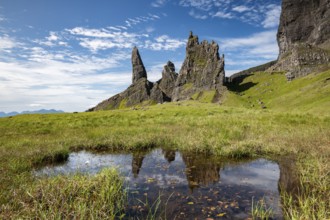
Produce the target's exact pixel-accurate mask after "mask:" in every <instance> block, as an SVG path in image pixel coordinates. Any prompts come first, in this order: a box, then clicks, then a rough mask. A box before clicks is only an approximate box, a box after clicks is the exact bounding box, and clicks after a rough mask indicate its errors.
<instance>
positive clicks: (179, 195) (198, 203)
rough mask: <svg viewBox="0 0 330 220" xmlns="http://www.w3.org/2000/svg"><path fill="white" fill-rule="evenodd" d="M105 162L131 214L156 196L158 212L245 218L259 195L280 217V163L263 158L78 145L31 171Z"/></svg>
mask: <svg viewBox="0 0 330 220" xmlns="http://www.w3.org/2000/svg"><path fill="white" fill-rule="evenodd" d="M107 167H116V168H117V169H118V170H119V171H120V172H121V174H122V175H123V176H124V177H125V179H126V186H127V190H128V204H129V205H128V206H127V209H126V216H127V218H129V219H131V218H135V219H144V218H145V217H146V215H148V213H149V214H150V210H153V209H150V208H146V203H148V207H151V206H152V205H153V204H154V208H155V207H157V203H156V202H155V201H159V200H160V201H161V203H160V205H159V207H158V208H157V210H156V211H157V213H156V215H159V218H161V217H162V218H164V217H165V216H166V219H207V218H209V219H249V218H251V208H252V201H253V202H254V203H257V202H258V201H260V200H263V202H264V203H265V205H266V207H267V208H270V209H272V210H273V211H272V212H273V219H282V214H281V209H280V197H279V191H278V181H279V177H280V170H279V166H278V164H277V163H275V162H272V161H269V160H266V159H256V160H250V161H224V160H223V159H219V158H216V157H212V156H207V155H203V154H191V153H184V152H182V153H180V152H178V151H175V150H162V149H156V150H153V151H150V152H135V153H127V154H126V153H119V154H118V153H117V154H116V153H113V154H111V153H106V154H105V153H102V154H99V153H90V152H86V151H81V152H76V153H71V154H70V156H69V159H68V161H67V162H66V163H64V164H61V165H57V166H48V167H45V168H43V169H40V170H38V171H36V172H35V174H36V175H37V176H44V175H50V176H52V175H59V174H73V173H77V172H81V173H90V174H95V173H97V172H99V171H100V170H101V169H103V168H107ZM157 199H158V200H157ZM152 212H155V211H152Z"/></svg>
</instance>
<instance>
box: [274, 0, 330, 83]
mask: <svg viewBox="0 0 330 220" xmlns="http://www.w3.org/2000/svg"><path fill="white" fill-rule="evenodd" d="M277 41H278V45H279V57H278V61H277V63H276V64H275V65H274V66H272V67H271V68H269V71H285V72H289V73H290V74H289V75H291V76H293V77H299V76H304V75H307V74H308V73H311V72H315V71H323V70H327V69H329V68H330V64H329V63H330V0H313V1H311V0H283V1H282V13H281V18H280V25H279V29H278V33H277Z"/></svg>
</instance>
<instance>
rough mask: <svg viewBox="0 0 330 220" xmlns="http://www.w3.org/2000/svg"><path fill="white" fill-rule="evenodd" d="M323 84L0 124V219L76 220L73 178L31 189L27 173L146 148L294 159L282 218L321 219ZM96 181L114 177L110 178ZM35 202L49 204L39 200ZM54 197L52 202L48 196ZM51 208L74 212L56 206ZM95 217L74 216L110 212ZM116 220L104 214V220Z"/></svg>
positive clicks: (328, 137) (318, 80) (329, 143)
mask: <svg viewBox="0 0 330 220" xmlns="http://www.w3.org/2000/svg"><path fill="white" fill-rule="evenodd" d="M329 77H330V72H329V71H328V72H325V73H321V74H317V75H310V76H308V77H305V78H301V79H297V80H295V81H293V82H286V79H285V77H284V76H283V75H282V74H273V75H270V74H266V73H256V74H254V75H253V76H250V77H248V78H246V79H245V80H244V81H243V82H242V83H241V84H239V85H235V87H231V88H230V90H229V91H228V92H227V94H226V99H225V101H224V102H223V104H222V105H219V104H212V103H202V102H198V101H187V102H176V103H166V104H162V105H154V106H150V107H138V108H135V109H134V110H133V109H131V108H128V109H120V110H114V111H101V112H88V113H78V114H55V115H21V116H14V117H11V118H1V119H0V134H1V135H0V172H1V174H2V175H0V183H1V184H0V191H1V194H0V204H1V209H0V219H10V218H14V219H17V218H34V217H36V218H44V217H45V216H47V215H48V214H49V213H50V212H49V211H50V210H49V209H47V207H50V204H58V207H53V206H51V208H52V210H53V209H54V210H57V211H56V213H63V215H61V216H59V215H56V213H54V212H51V214H52V215H53V216H57V217H59V218H62V219H63V218H68V219H70V218H71V219H72V218H74V216H76V217H77V218H78V217H79V216H80V215H79V213H81V207H82V205H84V204H85V203H81V201H85V200H86V201H87V200H88V198H89V196H90V195H89V194H88V193H86V192H85V191H84V192H81V191H79V190H78V189H80V188H81V187H83V186H84V183H85V182H86V181H87V180H85V179H84V177H79V176H78V177H72V178H76V179H77V180H82V181H72V179H70V178H64V179H61V178H60V179H54V180H38V179H36V178H35V177H33V176H32V175H31V170H33V169H34V168H35V167H36V166H41V165H44V164H48V163H56V162H59V161H63V160H66V158H67V156H68V153H69V152H70V151H74V150H80V149H93V150H111V149H116V150H122V149H126V150H133V149H141V148H143V149H146V148H153V147H172V148H177V149H181V150H186V151H194V152H202V153H208V154H217V155H220V156H223V157H230V158H242V157H260V156H262V157H268V158H272V159H274V160H278V159H280V158H281V156H284V155H288V154H290V155H294V156H295V157H296V158H297V167H298V171H297V172H298V175H299V177H300V180H301V192H302V194H301V196H300V197H299V198H298V199H299V201H300V202H299V203H298V204H296V203H295V202H293V200H292V199H291V197H285V196H286V195H283V201H284V204H285V210H284V211H285V213H286V215H287V217H288V218H294V217H295V218H296V219H299V218H302V219H313V218H314V219H323V218H329V217H330V213H329V210H330V204H329V200H328V198H329V197H330V194H329V193H330V189H329V187H330V177H329V173H328V171H329V166H330V162H329V161H330V114H329V102H330V96H329V81H330V80H328V78H329ZM210 97H212V94H211V92H210V94H209V93H205V94H202V95H200V100H201V101H205V102H210V101H211V100H212V98H210ZM258 99H260V100H261V101H258ZM258 102H263V103H264V105H265V106H266V108H265V109H262V108H261V105H262V104H259V103H258ZM253 105H254V106H253ZM101 175H103V174H101ZM104 175H110V176H111V175H113V176H115V177H116V176H117V174H116V173H113V172H110V173H109V172H106V174H104ZM91 178H95V181H94V180H93V179H92V180H91V181H87V184H88V187H91V188H93V187H96V186H97V179H98V178H100V177H99V176H95V177H91ZM116 179H118V178H117V177H116ZM66 183H67V184H66ZM49 184H50V185H49ZM59 184H61V186H62V185H66V186H67V187H64V188H63V191H61V190H56V189H60V188H61V187H60V186H59ZM72 184H73V185H72ZM75 184H77V185H75ZM94 184H96V185H94ZM107 184H109V183H107ZM116 184H117V186H118V187H117V190H116V191H115V192H114V193H113V195H111V198H115V199H117V198H118V193H120V192H121V190H120V188H121V182H120V180H118V181H117V183H116ZM72 189H77V193H76V194H75V196H77V200H75V199H71V197H70V198H65V196H66V194H65V193H63V192H67V191H71V190H72ZM100 190H102V189H100ZM40 192H42V193H45V196H47V195H48V196H51V198H53V199H54V200H52V201H48V200H47V201H44V200H42V199H40ZM54 193H55V194H56V193H58V195H56V196H52V195H53V194H54ZM68 196H70V195H68ZM57 198H58V199H62V200H65V201H67V202H69V203H73V204H68V205H67V206H65V207H64V206H60V204H61V203H59V202H58V201H57ZM48 202H50V203H48ZM79 207H80V208H79ZM101 207H103V206H102V201H101V203H100V204H98V205H97V206H95V207H92V208H93V210H89V209H88V207H87V208H84V209H83V211H84V213H87V215H88V213H92V212H93V213H94V212H97V211H100V213H105V212H108V211H109V210H106V211H105V212H104V210H101ZM99 208H100V210H98V209H99ZM117 209H118V207H117ZM117 211H118V210H111V213H108V214H109V215H112V216H113V215H116V213H117ZM65 213H70V214H68V215H65ZM85 217H86V216H85ZM90 217H91V216H90ZM86 218H87V217H86Z"/></svg>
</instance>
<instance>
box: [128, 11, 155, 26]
mask: <svg viewBox="0 0 330 220" xmlns="http://www.w3.org/2000/svg"><path fill="white" fill-rule="evenodd" d="M160 18H161V17H160V16H158V15H155V14H150V13H149V14H148V15H147V16H140V17H135V18H128V19H127V20H125V26H126V27H127V28H132V27H133V26H135V25H137V24H140V23H145V22H149V21H154V20H158V19H160Z"/></svg>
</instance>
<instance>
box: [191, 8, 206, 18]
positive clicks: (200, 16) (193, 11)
mask: <svg viewBox="0 0 330 220" xmlns="http://www.w3.org/2000/svg"><path fill="white" fill-rule="evenodd" d="M189 15H190V16H191V17H193V18H196V19H202V20H205V19H207V17H208V16H207V15H201V14H198V13H196V12H195V10H194V9H192V10H190V12H189Z"/></svg>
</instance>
